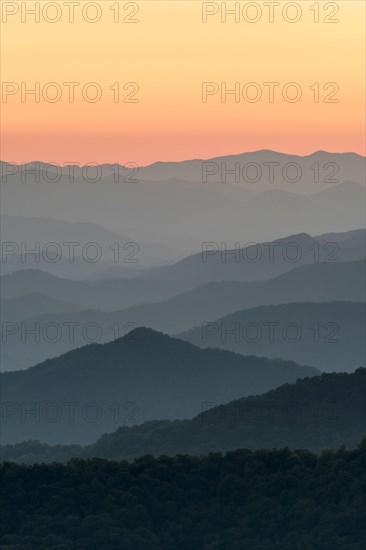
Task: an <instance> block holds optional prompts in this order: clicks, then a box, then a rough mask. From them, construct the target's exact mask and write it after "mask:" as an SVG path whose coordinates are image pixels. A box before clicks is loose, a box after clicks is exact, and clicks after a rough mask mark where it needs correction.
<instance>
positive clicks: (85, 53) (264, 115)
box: [1, 0, 365, 164]
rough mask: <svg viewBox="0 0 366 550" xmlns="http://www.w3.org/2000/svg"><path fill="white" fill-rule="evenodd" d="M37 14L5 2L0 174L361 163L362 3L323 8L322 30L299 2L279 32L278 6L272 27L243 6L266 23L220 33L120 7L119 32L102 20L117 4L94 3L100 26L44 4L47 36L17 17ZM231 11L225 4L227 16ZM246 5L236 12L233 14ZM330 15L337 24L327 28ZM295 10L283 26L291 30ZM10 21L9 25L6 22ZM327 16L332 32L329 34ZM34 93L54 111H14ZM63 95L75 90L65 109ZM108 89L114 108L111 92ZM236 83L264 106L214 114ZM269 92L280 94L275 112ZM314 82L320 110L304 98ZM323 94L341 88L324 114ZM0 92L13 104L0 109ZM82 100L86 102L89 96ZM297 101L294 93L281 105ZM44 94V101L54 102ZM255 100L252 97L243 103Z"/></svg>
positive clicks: (169, 9) (41, 26) (28, 105)
mask: <svg viewBox="0 0 366 550" xmlns="http://www.w3.org/2000/svg"><path fill="white" fill-rule="evenodd" d="M35 3H36V2H20V1H19V2H5V1H4V0H2V2H1V4H2V10H3V13H2V21H3V22H2V82H3V84H2V86H3V88H2V92H3V93H2V100H1V101H2V103H1V110H2V125H1V133H2V147H1V158H2V159H3V160H7V161H11V162H27V161H30V160H35V159H37V160H43V161H48V162H58V163H68V162H79V163H87V162H121V163H124V162H136V163H138V164H148V163H151V162H154V161H157V160H182V159H186V158H197V157H203V158H207V157H212V156H216V155H221V154H229V153H239V152H243V151H246V150H256V149H275V150H278V151H283V152H289V153H298V154H307V153H310V152H313V151H314V150H319V149H325V150H329V151H356V152H358V153H361V154H364V153H365V137H364V136H365V128H364V120H365V107H364V99H365V80H364V66H365V49H364V38H365V37H364V21H365V4H364V2H363V1H350V0H347V1H341V2H328V3H327V2H319V3H318V4H319V17H320V21H319V23H315V22H314V11H312V10H311V9H310V7H311V6H313V5H314V4H316V3H315V2H312V1H307V0H306V1H304V0H298V2H297V5H298V6H300V8H301V10H302V13H301V16H300V19H299V21H298V22H297V23H289V22H287V21H285V20H284V17H283V15H282V10H283V8H284V6H285V4H289V2H287V1H286V2H280V6H279V7H276V10H277V11H275V12H274V21H273V22H272V23H271V22H269V12H268V10H269V8H268V7H266V6H265V3H264V2H261V1H257V2H254V3H253V2H252V4H255V5H256V6H259V8H260V9H261V11H262V13H261V15H260V16H259V15H258V14H259V12H257V16H258V18H259V20H258V21H257V22H256V23H250V22H248V21H246V20H245V19H244V17H243V15H242V13H240V21H239V22H235V20H234V16H228V18H227V21H226V23H223V22H222V21H221V13H220V11H219V12H218V13H217V14H214V15H211V16H208V17H207V22H206V23H203V22H202V9H203V7H202V2H200V1H198V0H192V1H189V0H184V1H177V0H167V1H160V2H156V1H155V0H149V1H142V2H136V3H133V2H132V3H131V2H119V9H120V19H121V20H120V22H118V23H116V22H114V20H113V18H114V15H115V12H113V11H112V10H111V7H112V6H116V5H117V2H116V1H109V0H103V1H100V2H94V4H95V3H97V4H99V8H100V13H101V18H100V20H99V21H97V22H96V23H90V22H87V21H85V20H83V18H82V12H81V7H85V5H86V4H90V2H84V1H82V0H79V2H78V3H79V6H75V12H74V17H75V21H74V22H73V23H70V22H69V20H68V19H69V11H68V9H69V8H67V6H65V2H63V1H58V2H40V5H41V7H42V8H43V6H44V5H45V4H49V3H51V4H58V12H56V11H55V8H49V11H48V12H47V13H46V15H45V17H46V18H47V17H48V18H49V19H51V18H54V17H56V16H57V17H60V20H59V21H57V22H55V23H50V22H47V21H45V19H44V17H43V16H42V13H41V15H40V22H35V21H34V16H31V15H26V13H25V12H24V5H26V7H28V8H29V9H31V8H32V7H34V5H35ZM134 4H137V5H138V7H139V11H138V13H136V14H135V15H131V16H130V17H131V18H134V19H137V20H138V22H137V23H127V22H123V21H122V19H123V18H124V17H128V16H129V14H130V13H131V14H132V12H133V11H135V7H134ZM210 4H211V6H209V7H208V8H207V9H212V10H215V9H216V6H218V7H219V6H220V5H221V2H211V3H210ZM234 4H235V2H226V5H227V6H228V7H230V8H232V7H233V6H234ZM246 4H248V2H240V9H242V8H244V9H245V5H246ZM326 4H328V8H327V11H326V10H325V6H326ZM329 4H331V6H330V8H329ZM337 5H338V6H339V11H338V13H337V14H335V15H333V16H332V12H333V9H334V11H335V8H336V7H337ZM14 6H15V7H14ZM124 8H125V9H124ZM93 9H94V8H90V11H87V12H86V13H87V16H88V17H89V18H92V17H94V16H95V14H96V13H97V12H96V11H93ZM254 9H257V8H250V10H252V11H250V10H249V11H247V12H245V13H246V14H247V17H248V18H249V19H253V18H254V17H255V15H256V13H255V12H254V11H253V10H254ZM291 9H292V8H291ZM291 9H290V11H288V12H287V15H288V17H290V18H293V17H294V16H295V15H296V13H295V11H291ZM4 10H5V11H4ZM12 10H15V11H16V13H15V14H13V15H10V14H9V15H8V16H7V13H8V12H11V11H12ZM22 10H23V11H22ZM88 10H89V8H88ZM327 16H328V17H329V18H331V17H333V19H335V18H338V19H339V22H338V23H333V24H332V23H325V22H324V18H325V17H327ZM22 17H23V19H24V18H25V21H22ZM37 82H38V83H39V86H40V90H41V92H42V91H44V90H46V92H47V87H46V88H45V85H47V84H48V83H50V82H55V83H57V86H58V91H59V93H61V97H60V100H59V101H57V102H54V103H52V102H50V101H46V100H45V99H44V98H43V97H42V94H41V95H40V98H39V99H40V100H39V102H38V103H37V102H35V98H34V96H30V95H28V96H25V98H24V97H23V100H22V94H21V89H22V86H23V89H24V88H28V89H31V88H35V86H36V84H35V83H37ZM65 82H78V83H80V85H79V86H77V87H76V88H75V101H74V103H70V101H69V92H68V88H67V86H65V84H64V83H65ZM90 82H95V83H97V85H98V87H99V90H100V91H101V93H102V97H101V99H100V100H99V101H98V102H96V103H92V102H88V101H86V100H85V99H84V98H83V96H82V93H81V89H82V88H84V86H85V84H87V83H90ZM117 82H118V83H119V88H120V92H121V94H120V101H119V102H115V101H114V92H113V90H111V89H110V87H111V86H112V85H113V84H114V83H117ZM128 82H135V83H137V84H138V86H139V91H138V93H137V94H136V95H135V96H134V98H138V102H137V103H124V102H123V101H122V99H123V97H124V96H125V95H126V94H127V93H128V92H132V91H133V90H134V88H133V87H132V86H130V87H129V88H128V89H127V90H126V91H124V90H123V86H124V85H125V84H126V83H128ZM203 82H213V83H216V84H214V85H213V87H215V88H218V89H219V91H218V92H217V93H215V94H214V95H212V96H209V97H208V98H207V102H205V103H204V102H203V101H202V83H203ZM236 82H237V83H238V84H237V86H239V92H240V94H242V93H244V94H245V93H246V92H245V90H246V88H245V86H246V85H247V84H248V83H250V82H255V83H256V90H260V92H261V93H262V97H261V99H260V100H259V101H258V102H256V103H252V102H249V101H245V100H244V99H243V97H242V95H240V97H239V102H235V98H234V96H233V95H228V96H227V98H226V102H223V101H221V99H220V87H221V88H222V87H223V86H224V85H225V84H224V85H222V84H221V83H226V86H227V88H228V89H230V88H233V87H234V86H235V83H236ZM265 82H277V83H279V85H278V86H276V88H275V96H274V101H273V102H272V103H271V102H270V101H269V97H268V94H269V91H268V86H265V85H264V83H265ZM289 82H296V83H297V84H298V86H299V87H300V89H301V92H302V97H301V99H300V100H299V101H298V102H296V103H290V102H288V101H285V100H284V99H283V97H282V90H283V87H284V86H285V85H286V83H289ZM315 82H318V83H319V91H320V101H319V102H315V101H314V93H315V92H314V90H310V89H309V87H310V86H312V85H313V84H314V83H315ZM330 82H335V83H336V84H337V86H339V91H338V92H337V93H336V94H335V95H334V96H333V97H334V98H336V99H338V102H337V103H325V102H324V101H323V99H324V98H325V97H326V96H327V95H328V96H329V94H330V93H331V92H332V91H333V90H334V87H333V85H330V86H329V87H328V88H327V90H324V89H323V86H324V85H326V84H327V83H330ZM22 83H23V85H22ZM84 89H85V88H84ZM4 91H7V92H14V91H15V92H16V93H14V94H13V95H11V93H9V94H8V95H7V96H6V94H5V95H4ZM86 91H87V92H88V89H87V90H86ZM89 91H90V98H91V96H92V93H93V88H92V87H90V88H89ZM294 91H295V90H294V88H289V95H290V97H292V95H291V94H293V93H294ZM48 92H49V96H48V97H49V99H52V97H53V95H54V94H55V92H56V88H55V87H53V88H52V87H49V88H48ZM254 92H255V88H254V87H249V88H248V96H246V97H247V98H249V99H250V98H251V97H253V93H254ZM46 97H47V96H46ZM87 97H89V96H87ZM5 101H6V102H5Z"/></svg>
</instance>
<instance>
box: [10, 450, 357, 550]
mask: <svg viewBox="0 0 366 550" xmlns="http://www.w3.org/2000/svg"><path fill="white" fill-rule="evenodd" d="M365 465H366V440H364V441H363V442H362V443H361V444H360V445H359V446H358V448H357V449H354V450H352V451H349V450H345V449H344V448H341V449H339V450H338V451H337V452H331V451H323V452H322V453H321V454H320V455H319V456H317V455H315V454H312V453H309V452H308V451H290V450H289V449H282V450H274V451H255V452H252V451H249V450H240V451H235V452H230V453H228V454H226V455H225V456H222V455H221V454H211V455H209V456H207V457H201V458H200V457H192V456H179V457H176V458H169V457H164V456H163V457H160V458H158V459H154V458H153V457H151V456H145V457H143V458H140V459H138V460H136V461H135V462H133V463H132V464H131V463H128V462H125V461H123V462H109V461H106V460H99V459H94V460H89V461H82V460H73V461H71V462H69V463H68V464H67V465H61V464H49V465H44V464H43V465H37V466H17V465H15V464H10V463H6V464H4V465H3V466H2V467H1V468H0V477H1V486H2V492H1V496H0V506H1V510H2V522H1V527H0V547H1V548H2V549H3V550H9V549H11V550H15V549H17V550H18V549H19V550H28V549H31V550H33V549H34V550H35V549H37V550H50V549H51V548H53V549H58V550H81V549H88V550H116V549H117V548H119V549H121V550H122V549H123V550H239V549H240V550H241V549H244V548H247V549H250V550H295V549H298V550H300V549H304V550H305V549H309V550H310V549H311V550H345V549H347V550H363V549H364V548H365V547H366V508H365V492H364V487H365V484H366V468H365Z"/></svg>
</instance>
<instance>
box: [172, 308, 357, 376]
mask: <svg viewBox="0 0 366 550" xmlns="http://www.w3.org/2000/svg"><path fill="white" fill-rule="evenodd" d="M365 311H366V310H365V303H364V302H320V303H315V302H312V303H306V302H304V303H301V302H298V303H291V304H280V305H277V306H261V307H258V308H254V309H244V310H240V311H236V312H235V313H232V314H230V315H227V316H225V317H222V318H220V319H218V320H216V321H214V322H213V323H207V324H204V325H201V326H199V327H196V328H194V329H192V330H189V331H188V332H184V333H181V334H179V335H178V337H179V338H181V339H182V340H187V341H188V342H191V343H192V344H195V345H197V346H201V347H204V348H207V347H211V348H216V347H217V348H221V349H227V350H231V351H233V352H235V353H242V354H243V355H252V354H253V355H257V356H261V357H272V358H277V357H280V358H281V359H289V360H292V361H296V362H297V363H300V364H301V363H303V364H305V365H312V366H314V367H317V368H318V369H320V370H322V371H328V372H332V371H344V370H347V371H353V370H354V369H355V368H356V367H358V366H361V365H362V366H364V365H365V363H366V361H365V359H366V358H365V334H366V326H365Z"/></svg>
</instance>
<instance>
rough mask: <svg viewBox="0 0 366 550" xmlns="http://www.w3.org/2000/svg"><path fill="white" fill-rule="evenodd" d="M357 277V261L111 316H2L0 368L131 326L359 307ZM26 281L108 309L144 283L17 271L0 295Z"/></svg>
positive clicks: (165, 326) (361, 293) (208, 287)
mask: <svg viewBox="0 0 366 550" xmlns="http://www.w3.org/2000/svg"><path fill="white" fill-rule="evenodd" d="M364 277H365V261H364V260H358V261H354V262H341V263H335V264H332V263H329V264H328V263H327V264H324V263H323V264H310V265H305V266H302V267H299V268H295V269H293V270H292V271H289V272H288V273H285V274H283V275H280V276H278V277H275V278H273V279H270V280H268V281H259V282H250V283H249V282H246V283H242V282H236V281H229V282H227V281H222V282H213V283H207V284H205V285H202V286H199V287H196V288H194V289H193V290H191V291H188V292H184V293H182V294H178V295H176V296H174V297H172V298H169V299H168V300H165V301H161V302H159V303H154V304H152V303H150V304H148V303H146V304H142V305H135V306H132V307H127V308H125V309H122V310H117V311H110V312H104V313H102V312H100V311H98V310H95V309H93V310H91V309H88V310H82V311H80V312H78V311H74V312H72V313H71V312H69V313H67V312H66V313H58V312H52V313H50V314H44V315H37V316H33V317H31V316H28V317H27V319H25V320H24V322H22V321H18V322H17V323H16V324H14V323H10V324H6V325H5V324H4V323H5V322H6V319H5V317H4V318H3V327H2V341H3V345H2V364H3V370H17V369H22V368H27V367H30V366H32V365H34V364H36V363H38V362H40V361H43V360H44V359H46V358H48V357H55V356H57V355H59V354H61V353H64V352H65V351H67V350H70V349H73V348H76V347H78V346H83V345H85V344H88V343H90V342H93V341H99V342H103V341H110V340H113V339H114V338H117V337H118V336H123V335H125V334H126V333H127V332H129V331H130V330H131V329H132V328H135V327H138V326H145V327H151V328H153V329H156V330H161V331H163V332H166V333H168V334H176V333H180V332H183V331H187V330H189V329H191V328H193V327H196V326H198V325H201V324H202V323H205V322H211V321H215V320H217V319H218V318H220V317H222V316H224V315H228V314H230V313H232V312H233V311H237V310H238V309H247V308H252V307H257V306H260V305H266V304H282V303H290V302H323V301H325V302H329V301H334V300H338V301H352V302H363V301H365V285H364ZM25 278H26V281H27V284H29V286H28V289H29V291H31V292H34V291H35V289H40V288H41V287H42V288H43V292H47V293H48V295H49V296H52V295H54V296H57V298H58V299H60V300H66V298H67V297H68V298H69V299H70V298H71V297H73V298H75V300H76V299H77V300H78V301H79V303H80V300H81V299H83V300H85V301H86V302H87V300H93V304H95V301H97V300H98V303H100V302H101V301H102V300H103V303H104V305H106V304H110V308H112V307H113V303H115V304H117V300H116V299H114V294H115V293H118V294H117V295H118V296H119V299H120V300H121V299H122V298H123V297H124V296H128V297H129V299H131V298H132V297H134V296H135V297H141V288H144V287H143V286H141V285H142V284H143V283H145V282H144V281H138V280H132V281H130V280H127V281H120V280H116V281H113V284H111V283H112V282H111V281H99V282H98V283H93V284H92V283H88V284H83V286H82V283H81V282H77V283H76V282H75V281H63V280H59V279H55V278H53V277H52V276H51V275H45V274H42V273H40V272H31V273H29V274H28V273H26V272H24V271H23V272H17V273H15V274H14V275H10V276H5V277H4V278H3V279H2V287H3V295H4V296H5V297H6V296H9V297H15V296H20V295H21V292H22V289H24V279H25ZM46 283H49V284H48V285H47V284H46ZM134 284H136V286H135V287H134ZM146 284H148V285H152V287H153V289H154V288H155V289H156V288H159V289H160V290H162V289H164V291H165V292H168V291H169V285H168V284H167V285H166V288H164V284H165V283H164V282H155V283H153V282H152V281H148V282H146ZM178 284H179V283H178ZM131 288H132V289H133V288H135V289H136V290H135V291H136V294H132V292H131V291H130V290H129V289H131ZM149 288H150V287H149ZM71 291H72V292H73V294H71ZM139 292H140V294H139ZM155 292H156V291H155ZM124 293H126V294H124ZM152 293H153V290H152ZM150 296H152V294H150ZM126 299H127V298H126ZM135 299H136V298H135ZM108 300H109V301H108ZM88 303H90V302H88ZM94 307H95V305H94ZM290 321H294V319H292V318H291V319H288V322H290ZM329 321H331V319H330V320H329ZM70 327H71V328H70ZM72 327H73V328H72ZM34 331H35V332H36V335H34ZM28 333H29V334H28ZM260 355H265V354H263V353H260ZM356 356H357V353H356ZM328 363H329V362H328ZM324 368H325V367H324Z"/></svg>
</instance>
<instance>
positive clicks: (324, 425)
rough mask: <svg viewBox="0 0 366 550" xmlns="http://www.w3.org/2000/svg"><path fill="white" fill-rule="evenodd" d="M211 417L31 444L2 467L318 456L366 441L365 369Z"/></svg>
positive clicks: (13, 451) (12, 449) (311, 381)
mask: <svg viewBox="0 0 366 550" xmlns="http://www.w3.org/2000/svg"><path fill="white" fill-rule="evenodd" d="M205 408H206V410H205V411H204V412H203V413H201V414H199V415H198V416H196V417H195V418H194V419H193V420H183V421H178V420H177V421H173V422H171V421H151V422H145V423H144V424H142V425H140V426H135V427H132V428H128V427H120V428H119V429H118V430H116V431H115V432H113V433H111V434H106V435H104V436H103V437H101V438H100V439H99V440H98V441H97V442H96V443H95V444H94V445H89V446H86V447H80V446H77V445H73V446H48V445H44V444H41V443H39V442H36V441H27V442H23V443H20V444H17V445H13V446H10V445H9V446H5V447H3V448H2V458H3V460H13V461H17V462H25V463H33V462H52V461H54V460H56V461H65V460H68V459H69V458H72V457H76V456H78V457H95V456H96V457H101V458H109V459H123V458H127V459H132V458H134V457H138V456H141V455H144V454H153V455H156V456H159V455H161V454H165V455H175V454H179V453H190V454H194V455H203V454H207V453H209V452H211V451H227V450H233V449H238V448H250V449H260V448H266V449H271V448H275V447H277V448H279V447H290V448H292V449H309V450H315V451H317V450H320V449H323V448H325V447H328V448H337V447H338V446H339V445H341V444H343V443H344V444H346V445H347V446H349V447H354V446H355V445H357V443H358V441H359V440H360V439H361V438H362V437H364V435H365V434H366V426H365V412H366V369H365V368H359V369H357V370H356V371H355V372H354V373H351V374H347V373H337V374H335V373H334V374H323V375H321V376H316V377H312V378H305V379H304V380H299V381H298V382H297V383H296V384H285V385H283V386H281V387H279V388H277V389H276V390H272V391H269V392H267V393H265V394H262V395H259V396H257V397H246V398H243V399H239V400H236V401H232V402H230V403H228V404H226V405H222V406H218V407H214V404H213V403H206V405H205Z"/></svg>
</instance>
